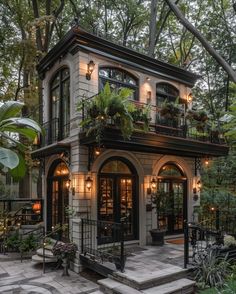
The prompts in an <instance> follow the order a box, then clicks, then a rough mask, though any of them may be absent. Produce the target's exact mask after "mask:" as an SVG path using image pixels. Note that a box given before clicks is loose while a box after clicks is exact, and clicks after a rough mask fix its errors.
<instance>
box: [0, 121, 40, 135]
mask: <svg viewBox="0 0 236 294" xmlns="http://www.w3.org/2000/svg"><path fill="white" fill-rule="evenodd" d="M7 126H16V127H23V128H31V129H32V130H35V132H37V133H40V132H41V131H42V129H41V128H40V126H39V125H38V124H37V123H36V122H35V121H34V120H32V119H30V118H18V117H13V118H10V119H7V120H4V121H2V122H1V123H0V128H4V127H7Z"/></svg>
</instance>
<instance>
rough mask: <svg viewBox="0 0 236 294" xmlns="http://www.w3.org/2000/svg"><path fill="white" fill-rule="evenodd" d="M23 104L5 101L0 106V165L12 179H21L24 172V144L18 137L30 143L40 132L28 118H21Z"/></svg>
mask: <svg viewBox="0 0 236 294" xmlns="http://www.w3.org/2000/svg"><path fill="white" fill-rule="evenodd" d="M23 106H24V104H23V103H21V102H17V101H7V102H5V103H3V104H2V105H0V164H1V167H2V166H5V167H7V168H9V169H10V171H11V175H12V176H13V177H16V178H19V177H23V176H24V174H25V171H26V166H25V158H24V157H25V153H26V151H27V149H28V146H27V145H26V144H23V143H22V142H21V141H20V136H23V137H24V138H25V139H27V142H30V143H32V142H33V140H34V139H35V137H36V136H37V135H38V134H39V133H41V132H42V130H41V128H40V126H39V125H38V124H37V123H36V122H35V121H33V120H32V119H29V118H24V117H21V110H22V108H23Z"/></svg>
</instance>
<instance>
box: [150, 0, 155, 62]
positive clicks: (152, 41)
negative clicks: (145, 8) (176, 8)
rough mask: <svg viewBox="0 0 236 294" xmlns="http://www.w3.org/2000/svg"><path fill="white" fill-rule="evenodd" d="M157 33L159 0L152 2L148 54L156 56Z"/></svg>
mask: <svg viewBox="0 0 236 294" xmlns="http://www.w3.org/2000/svg"><path fill="white" fill-rule="evenodd" d="M156 34H157V0H152V2H151V13H150V23H149V50H148V55H149V56H151V57H153V56H154V49H155V45H156V42H155V41H156Z"/></svg>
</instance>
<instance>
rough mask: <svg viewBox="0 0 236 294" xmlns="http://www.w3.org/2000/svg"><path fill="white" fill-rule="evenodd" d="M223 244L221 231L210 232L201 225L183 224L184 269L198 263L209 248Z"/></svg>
mask: <svg viewBox="0 0 236 294" xmlns="http://www.w3.org/2000/svg"><path fill="white" fill-rule="evenodd" d="M223 243H224V235H223V232H222V231H216V230H211V229H209V228H206V227H203V226H201V225H197V224H193V223H187V222H186V223H185V228H184V267H185V268H186V267H187V265H188V264H194V263H196V262H198V260H199V258H202V256H204V255H205V254H207V252H208V250H209V249H210V248H214V246H220V245H223Z"/></svg>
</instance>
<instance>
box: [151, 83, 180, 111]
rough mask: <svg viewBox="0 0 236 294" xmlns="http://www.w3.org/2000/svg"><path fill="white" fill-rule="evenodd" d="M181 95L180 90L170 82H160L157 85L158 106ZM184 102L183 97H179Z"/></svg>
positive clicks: (173, 100)
mask: <svg viewBox="0 0 236 294" xmlns="http://www.w3.org/2000/svg"><path fill="white" fill-rule="evenodd" d="M177 97H179V90H178V89H177V88H175V87H174V86H172V85H171V84H168V83H158V84H157V86H156V98H157V106H161V105H162V104H163V103H164V102H165V101H168V102H175V101H176V99H177ZM179 102H180V103H183V101H182V99H179Z"/></svg>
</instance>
